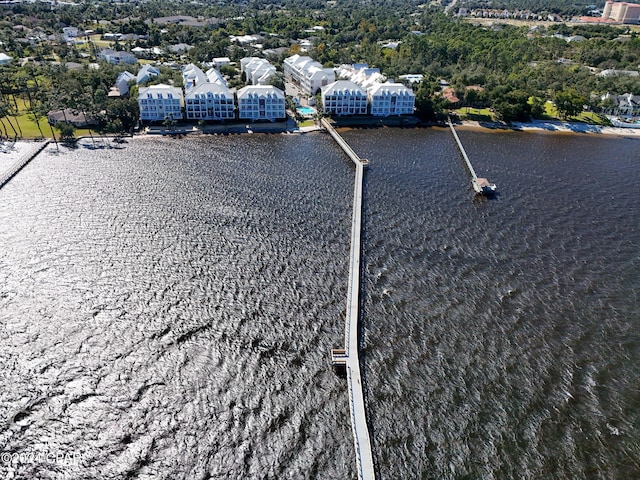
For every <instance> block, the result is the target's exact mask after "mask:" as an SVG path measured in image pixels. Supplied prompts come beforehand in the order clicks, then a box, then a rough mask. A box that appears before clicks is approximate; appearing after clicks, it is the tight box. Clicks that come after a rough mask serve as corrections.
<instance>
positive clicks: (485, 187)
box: [448, 117, 496, 195]
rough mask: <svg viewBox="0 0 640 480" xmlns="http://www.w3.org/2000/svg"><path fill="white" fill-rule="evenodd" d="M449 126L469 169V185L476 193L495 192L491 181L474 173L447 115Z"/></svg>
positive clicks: (486, 193) (487, 193)
mask: <svg viewBox="0 0 640 480" xmlns="http://www.w3.org/2000/svg"><path fill="white" fill-rule="evenodd" d="M448 123H449V127H450V128H451V133H453V138H455V139H456V143H457V144H458V148H459V149H460V153H461V154H462V158H464V162H465V164H466V165H467V169H469V173H470V174H471V186H472V187H473V190H474V191H475V192H476V193H479V194H483V195H489V194H492V193H495V191H496V186H495V184H493V183H490V182H489V180H487V179H486V178H478V176H477V175H476V171H475V170H474V169H473V165H471V160H469V156H468V155H467V152H466V151H465V150H464V147H463V146H462V142H461V141H460V137H458V132H456V129H455V128H454V126H453V123H452V122H451V117H448Z"/></svg>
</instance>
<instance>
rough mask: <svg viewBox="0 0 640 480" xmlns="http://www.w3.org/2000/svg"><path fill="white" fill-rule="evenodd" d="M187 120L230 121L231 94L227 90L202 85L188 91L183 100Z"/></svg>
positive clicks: (231, 112) (211, 85) (232, 111)
mask: <svg viewBox="0 0 640 480" xmlns="http://www.w3.org/2000/svg"><path fill="white" fill-rule="evenodd" d="M184 102H185V116H186V118H187V120H232V119H234V118H235V104H234V101H233V94H232V93H231V91H230V90H229V89H228V88H225V87H221V86H219V85H216V84H212V83H204V84H202V85H200V86H198V87H195V88H193V89H192V90H191V91H189V92H188V93H187V94H186V96H185V99H184Z"/></svg>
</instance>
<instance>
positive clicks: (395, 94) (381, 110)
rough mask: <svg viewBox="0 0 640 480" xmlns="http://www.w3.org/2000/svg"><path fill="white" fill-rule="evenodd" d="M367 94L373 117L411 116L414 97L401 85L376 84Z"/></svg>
mask: <svg viewBox="0 0 640 480" xmlns="http://www.w3.org/2000/svg"><path fill="white" fill-rule="evenodd" d="M367 92H368V94H369V102H370V103H371V115H373V116H374V117H388V116H390V115H411V114H413V110H414V107H415V103H416V96H415V94H414V93H413V92H412V91H411V90H409V89H408V88H407V87H405V86H404V85H402V84H401V83H377V84H375V85H373V86H371V87H369V89H368V90H367Z"/></svg>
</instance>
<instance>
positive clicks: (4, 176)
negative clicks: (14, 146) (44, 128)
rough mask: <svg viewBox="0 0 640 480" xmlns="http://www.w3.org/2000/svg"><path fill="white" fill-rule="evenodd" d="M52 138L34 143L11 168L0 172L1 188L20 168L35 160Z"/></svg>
mask: <svg viewBox="0 0 640 480" xmlns="http://www.w3.org/2000/svg"><path fill="white" fill-rule="evenodd" d="M50 141H51V140H45V141H43V142H39V143H34V144H33V145H34V146H33V147H32V148H30V149H29V150H28V151H27V152H26V153H24V154H23V155H22V156H21V157H20V158H19V159H18V160H17V161H16V162H15V163H14V164H13V165H11V167H9V169H8V170H7V171H6V172H4V173H1V174H0V188H2V187H4V186H5V185H6V184H7V182H8V181H9V180H11V179H12V178H13V177H14V176H15V175H16V174H17V173H18V172H19V171H20V170H22V169H23V168H24V167H25V166H26V165H27V163H29V162H30V161H31V160H33V159H34V158H35V157H36V155H38V154H39V153H40V152H41V151H42V150H44V149H45V147H46V146H47V145H49V142H50Z"/></svg>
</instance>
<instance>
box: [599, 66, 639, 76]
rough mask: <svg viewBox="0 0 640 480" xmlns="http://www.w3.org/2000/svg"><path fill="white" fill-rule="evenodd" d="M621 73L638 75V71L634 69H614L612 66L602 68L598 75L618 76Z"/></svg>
mask: <svg viewBox="0 0 640 480" xmlns="http://www.w3.org/2000/svg"><path fill="white" fill-rule="evenodd" d="M623 75H626V76H629V77H637V76H639V75H640V73H639V72H637V71H636V70H614V69H612V68H608V69H606V70H602V71H601V72H600V73H598V76H599V77H618V76H623Z"/></svg>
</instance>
